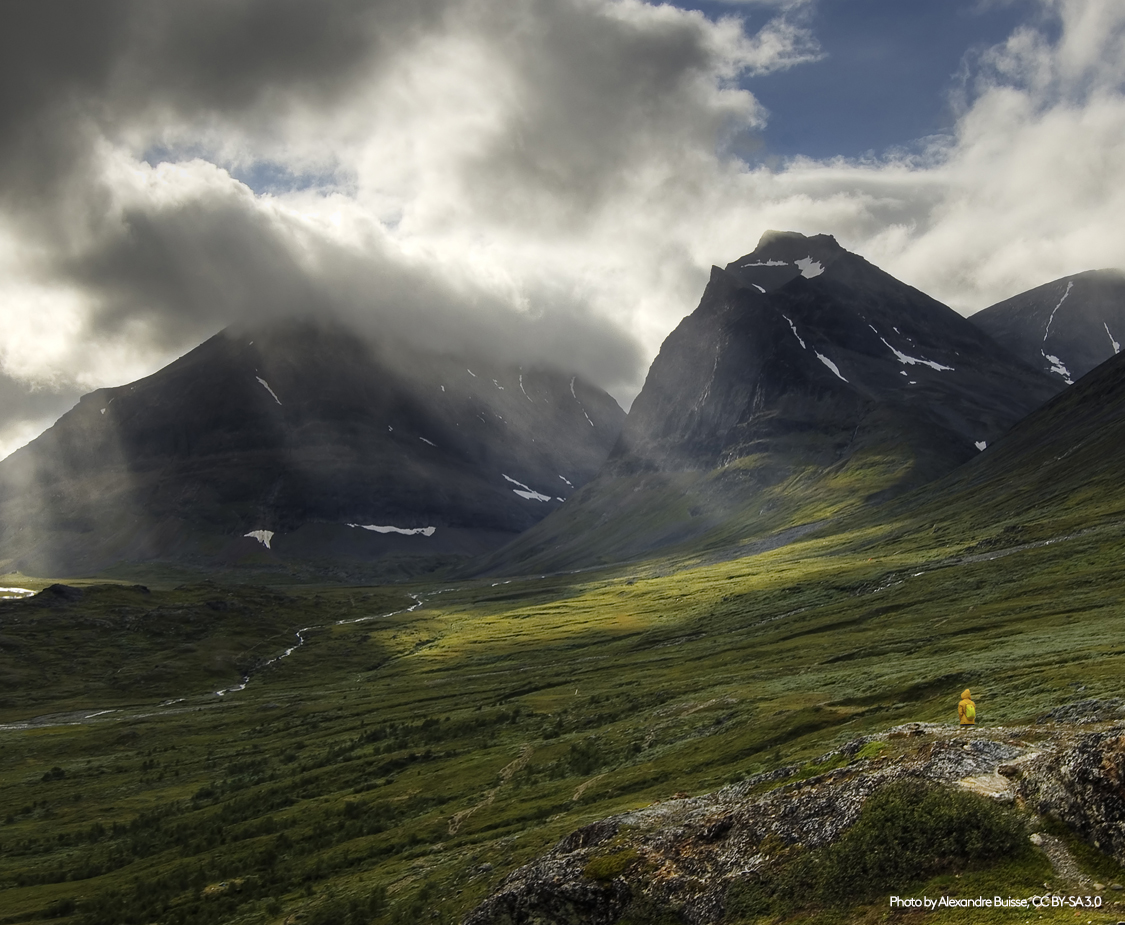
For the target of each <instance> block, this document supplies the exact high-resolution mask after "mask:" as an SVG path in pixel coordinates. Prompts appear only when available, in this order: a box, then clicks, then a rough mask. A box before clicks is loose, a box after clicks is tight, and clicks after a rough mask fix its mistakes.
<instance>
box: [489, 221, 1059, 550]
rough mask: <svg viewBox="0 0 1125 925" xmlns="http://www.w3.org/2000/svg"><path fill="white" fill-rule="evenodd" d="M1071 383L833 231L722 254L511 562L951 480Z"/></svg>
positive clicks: (733, 529) (799, 512)
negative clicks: (605, 439)
mask: <svg viewBox="0 0 1125 925" xmlns="http://www.w3.org/2000/svg"><path fill="white" fill-rule="evenodd" d="M1060 386H1061V383H1059V382H1058V381H1057V380H1054V379H1052V378H1051V377H1050V376H1048V375H1047V374H1046V373H1043V372H1040V371H1038V370H1036V369H1034V368H1033V367H1031V366H1029V365H1028V364H1027V363H1025V362H1024V361H1022V360H1020V359H1019V358H1017V357H1016V356H1014V355H1013V354H1011V353H1009V352H1008V351H1007V350H1005V349H1004V348H1003V347H1001V346H1000V345H998V344H997V343H996V342H995V341H994V340H992V339H991V338H990V337H989V336H988V335H987V334H984V333H983V332H982V331H981V330H980V329H979V328H978V327H977V326H976V325H974V324H972V323H971V322H969V321H967V320H966V319H964V318H963V317H961V316H960V315H958V314H957V313H956V312H955V311H953V310H952V309H950V308H948V307H947V306H945V305H943V304H941V303H940V302H937V301H936V300H934V299H932V298H930V297H929V296H927V295H925V294H924V293H922V292H919V291H918V290H916V289H913V288H912V287H910V286H907V285H906V284H904V283H902V282H899V281H898V280H896V279H895V278H894V277H892V276H890V275H889V274H887V273H885V272H883V271H882V270H880V269H879V268H878V267H875V266H873V265H871V264H870V263H868V262H867V261H866V260H864V259H863V258H862V257H860V256H858V255H856V254H852V253H850V252H848V251H847V250H845V249H844V248H842V247H841V246H840V245H839V244H837V242H836V241H835V239H833V238H832V237H830V236H827V235H817V236H814V237H805V236H804V235H800V234H795V233H782V232H768V233H767V234H766V235H764V236H763V238H762V240H761V241H760V242H759V244H758V247H757V248H756V249H755V250H754V251H753V252H752V253H751V254H749V255H747V256H745V257H743V258H741V259H740V260H737V261H735V262H733V263H731V264H729V265H728V266H726V267H725V268H723V269H720V268H718V267H714V268H713V269H712V273H711V279H710V282H709V283H708V285H707V288H706V291H705V292H704V294H703V298H702V300H701V302H700V304H699V307H698V308H697V309H696V310H695V311H694V312H693V313H692V314H691V315H689V316H688V317H686V318H685V319H684V320H683V321H682V322H681V323H680V324H679V326H678V327H677V328H676V329H675V330H674V331H673V332H672V333H671V334H670V335H669V336H668V338H667V339H666V340H665V341H664V344H663V345H662V347H661V349H660V353H659V355H658V356H657V357H656V360H655V361H654V362H653V364H652V367H651V369H650V370H649V374H648V378H647V379H646V381H645V385H644V388H643V389H642V391H641V393H640V394H639V395H638V396H637V399H636V401H635V402H634V403H633V406H632V408H631V410H630V412H629V415H628V418H627V419H626V422H625V425H624V427H623V429H622V432H621V437H620V439H619V440H618V442H617V445H616V446H615V447H614V449H613V452H612V453H611V454H610V457H609V459H608V460H607V462H606V465H605V467H604V469H603V470H602V472H601V473H600V474H599V476H598V478H597V479H596V480H594V481H593V482H592V483H591V484H589V485H588V486H586V487H585V488H584V489H583V490H582V491H580V492H579V493H578V494H577V495H576V496H575V498H574V499H573V501H572V502H571V503H569V504H567V505H566V506H565V507H564V508H563V509H562V510H560V511H559V512H558V513H557V514H555V515H553V516H552V517H550V518H548V519H547V520H545V521H544V522H542V523H540V524H538V525H537V526H536V527H535V528H534V529H533V530H532V531H531V532H530V533H529V534H528V535H527V536H526V537H523V538H521V542H520V546H519V549H517V550H511V557H510V558H508V559H507V560H506V561H505V562H503V563H501V559H500V558H499V557H497V558H495V559H494V560H492V561H493V562H494V563H496V564H497V566H498V567H501V568H503V567H511V566H512V565H513V564H516V563H518V567H529V568H534V569H536V570H540V569H545V568H550V567H560V566H569V565H578V564H585V563H589V562H590V561H591V560H593V561H598V560H599V559H600V560H601V561H609V560H610V559H616V558H623V557H628V556H632V555H640V554H644V553H646V552H648V551H651V550H653V549H657V548H660V547H663V546H668V545H674V544H677V543H683V542H686V541H688V540H692V541H693V542H696V541H697V540H698V538H699V537H701V536H703V535H706V534H710V535H711V538H712V539H713V540H714V542H715V543H720V542H721V543H731V542H737V541H739V540H741V539H745V538H746V537H748V536H753V535H755V534H757V535H762V534H763V533H766V532H769V531H770V530H777V529H783V528H786V527H791V526H793V525H794V524H799V523H801V522H802V521H813V520H816V519H818V518H822V517H825V516H831V515H832V514H834V513H835V512H837V511H839V510H841V509H843V508H846V507H848V506H851V505H854V504H856V503H860V502H862V501H864V500H879V499H883V498H886V497H889V496H891V495H893V494H896V493H899V492H902V491H904V490H906V489H908V488H911V487H915V486H917V485H920V484H922V483H924V482H927V481H930V480H932V479H934V478H937V477H939V476H941V475H944V474H945V473H947V472H949V471H950V470H952V469H953V468H955V467H957V466H959V465H961V464H962V463H964V462H966V461H967V460H969V459H971V458H972V457H974V456H976V455H977V454H978V453H979V452H980V451H981V450H982V449H984V448H985V447H986V446H987V445H988V444H990V443H992V442H993V441H994V440H996V439H997V438H998V437H999V436H1000V435H1001V434H1003V433H1004V432H1005V431H1006V430H1008V429H1009V428H1010V427H1011V426H1012V425H1013V424H1015V423H1016V422H1017V421H1018V420H1020V419H1021V418H1023V417H1024V416H1025V415H1027V414H1028V413H1029V412H1030V411H1032V410H1034V409H1035V408H1036V407H1038V406H1039V405H1041V404H1042V403H1043V402H1045V401H1046V400H1048V399H1049V398H1051V397H1052V396H1053V395H1054V394H1055V393H1056V392H1057V391H1058V390H1059V388H1060Z"/></svg>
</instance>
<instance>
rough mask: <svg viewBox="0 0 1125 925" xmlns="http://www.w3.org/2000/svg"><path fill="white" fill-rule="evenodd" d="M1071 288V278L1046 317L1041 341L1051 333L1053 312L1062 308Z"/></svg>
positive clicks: (1072, 283) (1072, 281) (1044, 340)
mask: <svg viewBox="0 0 1125 925" xmlns="http://www.w3.org/2000/svg"><path fill="white" fill-rule="evenodd" d="M1073 288H1074V280H1071V281H1070V282H1069V283H1067V284H1066V292H1064V293H1063V294H1062V298H1061V299H1059V304H1058V305H1056V306H1055V308H1054V311H1052V312H1051V317H1050V318H1048V319H1047V327H1046V328H1044V329H1043V343H1046V342H1047V335H1048V334H1050V333H1051V323H1052V322H1053V321H1054V320H1055V312H1057V311H1058V310H1059V309H1060V308H1062V304H1063V302H1065V301H1066V297H1067V296H1068V295H1070V290H1071V289H1073ZM1052 372H1054V370H1052Z"/></svg>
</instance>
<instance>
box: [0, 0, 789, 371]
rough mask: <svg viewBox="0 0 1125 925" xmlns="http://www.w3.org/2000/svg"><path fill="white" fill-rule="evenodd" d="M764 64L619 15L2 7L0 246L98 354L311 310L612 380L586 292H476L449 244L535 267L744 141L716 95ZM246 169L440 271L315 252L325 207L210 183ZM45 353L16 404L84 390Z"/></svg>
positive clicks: (727, 96) (339, 5)
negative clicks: (619, 198)
mask: <svg viewBox="0 0 1125 925" xmlns="http://www.w3.org/2000/svg"><path fill="white" fill-rule="evenodd" d="M783 44H784V43H783ZM786 54H791V55H794V60H796V57H799V55H796V54H795V53H793V49H791V48H788V47H787V48H783V49H782V50H781V53H780V55H779V54H778V51H777V49H776V48H774V47H768V48H766V47H758V46H754V45H753V44H752V43H751V42H749V40H747V38H746V37H745V36H744V35H742V33H741V30H740V28H739V27H738V26H737V25H734V24H726V25H725V26H723V27H717V26H716V25H715V24H713V23H708V22H707V21H706V20H704V19H703V18H702V17H700V16H689V15H687V14H684V13H683V12H682V11H678V10H675V9H673V8H671V7H665V8H654V7H650V6H646V5H645V4H642V3H638V2H633V0H625V2H623V3H617V4H613V3H603V2H594V0H562V2H546V0H520V2H514V3H511V4H496V3H490V2H487V0H421V2H415V3H410V4H403V3H401V2H398V0H382V2H372V0H324V2H317V3H310V2H308V0H197V2H192V3H190V4H185V3H180V2H164V0H63V2H51V3H40V2H24V0H16V2H10V3H7V4H4V5H3V6H2V7H0V87H2V88H3V89H2V90H0V203H2V205H3V214H2V215H0V225H2V227H0V232H7V240H8V243H9V245H10V247H9V249H10V254H9V255H8V256H9V260H8V263H9V264H10V265H13V266H18V268H19V269H20V270H21V271H22V273H23V276H24V279H23V280H22V282H23V283H26V286H25V287H24V289H25V290H26V289H27V288H28V287H32V288H34V287H39V288H40V289H41V290H43V292H44V293H46V295H44V296H43V300H45V301H46V302H47V303H50V302H51V300H52V293H54V292H62V293H63V294H64V295H65V296H66V299H67V300H68V302H67V305H68V308H67V309H66V311H63V312H62V316H61V317H64V319H65V320H66V321H67V322H68V323H66V324H60V325H59V326H58V327H59V328H60V329H65V330H68V331H69V332H70V336H71V337H72V338H77V337H81V338H84V339H86V341H88V342H89V343H91V344H97V343H100V342H104V341H107V340H108V341H114V340H115V339H116V341H117V342H118V350H119V352H120V351H121V350H125V352H130V351H131V352H132V353H133V354H135V355H141V354H144V353H145V352H146V351H147V352H148V353H149V354H151V355H153V356H156V355H161V356H164V355H167V354H168V352H169V351H171V352H175V351H176V350H177V349H181V350H182V349H187V348H189V347H190V346H192V344H193V342H194V341H197V340H198V339H200V338H201V337H204V336H206V335H208V334H210V333H211V332H212V331H214V330H215V329H216V328H218V327H221V326H223V325H224V324H226V323H229V322H232V321H236V320H240V321H253V320H262V319H267V318H270V317H275V316H279V315H287V314H292V313H296V312H302V311H304V312H314V313H315V312H322V311H331V312H334V313H336V314H338V315H343V316H345V317H349V318H351V319H354V320H355V321H356V322H357V323H360V324H364V325H366V327H367V328H368V329H369V330H374V331H378V332H379V333H380V335H388V334H395V335H398V336H403V337H408V338H411V339H413V340H415V341H418V342H422V343H426V344H430V345H433V346H435V347H436V348H438V349H455V348H456V347H457V346H458V345H459V344H461V343H466V344H468V343H472V344H474V345H476V346H478V347H479V346H482V345H485V346H490V348H491V350H492V351H493V352H495V353H497V354H500V355H502V356H503V357H504V358H505V359H515V360H517V361H518V360H520V359H526V360H528V361H538V362H543V361H551V360H552V359H555V360H557V359H558V358H559V357H563V358H564V359H563V360H562V361H561V362H563V363H565V364H567V365H569V366H571V367H574V368H576V369H577V370H578V371H580V372H582V373H583V374H585V375H587V376H589V377H590V378H593V379H596V380H598V381H601V382H602V383H604V384H606V385H613V384H618V385H620V384H622V383H631V382H636V381H637V380H638V378H639V376H640V373H641V371H642V365H641V364H642V352H641V350H640V349H639V348H638V345H637V341H636V338H635V336H634V335H633V334H632V333H630V332H628V331H627V330H626V327H627V325H626V324H623V323H622V320H621V319H620V318H619V319H617V320H611V319H610V318H609V317H607V316H606V315H605V313H604V312H599V310H598V309H597V308H596V307H595V306H593V305H592V304H590V302H589V301H588V300H587V299H585V298H584V297H583V295H582V289H583V287H585V286H587V283H586V282H585V281H584V280H583V279H581V277H582V276H583V275H584V274H586V273H588V272H589V271H588V270H584V269H582V268H577V270H576V273H577V277H578V282H577V283H576V282H575V280H570V281H568V280H566V279H565V278H563V277H565V275H566V272H567V268H565V267H563V268H560V267H559V266H555V267H553V268H548V269H547V270H545V271H544V272H543V273H542V274H537V273H530V274H529V273H526V272H522V270H517V271H516V272H514V273H510V272H508V271H507V270H505V269H503V268H502V267H501V268H500V269H499V271H497V268H496V267H492V268H489V267H485V268H484V269H481V265H480V264H481V261H480V254H479V253H474V254H470V253H469V251H470V250H471V249H472V245H471V244H467V243H466V241H467V239H468V238H471V237H472V236H473V235H475V234H478V233H479V232H481V231H483V232H485V233H487V231H488V229H489V227H490V226H491V227H492V228H493V229H495V228H501V230H502V234H503V233H507V234H510V233H511V232H512V231H513V230H514V231H515V235H516V237H517V238H518V237H520V236H523V237H526V239H527V240H537V239H538V240H539V242H540V246H542V245H543V244H544V243H545V244H546V246H547V249H550V247H551V242H550V241H546V242H544V241H542V238H543V236H544V229H548V230H549V229H552V228H554V227H555V226H556V225H557V224H558V223H559V222H560V221H562V222H563V224H566V223H567V221H569V220H571V219H574V218H576V217H577V218H579V219H581V218H582V217H583V216H585V215H593V216H596V215H597V213H598V212H599V210H600V209H605V208H606V207H607V206H611V205H612V200H613V195H614V188H615V187H616V186H618V185H620V184H621V183H622V181H623V179H627V178H628V176H629V173H630V171H631V170H633V169H634V168H635V166H636V164H637V163H638V162H639V161H644V160H645V159H646V158H647V159H648V160H649V161H650V162H651V161H653V159H654V152H655V159H656V160H657V161H659V160H661V158H663V157H664V154H665V153H671V154H672V155H673V156H672V157H671V158H670V159H669V158H664V159H665V160H669V162H671V161H674V160H675V157H676V156H678V154H679V153H680V152H683V151H687V152H689V153H690V152H691V151H692V150H693V149H695V148H697V147H698V144H699V140H700V139H701V138H702V139H703V142H704V145H705V147H706V146H712V147H713V144H714V142H715V140H716V138H717V137H718V136H719V135H720V134H721V133H722V132H723V131H724V130H725V128H726V126H727V125H728V124H729V123H732V122H738V121H740V120H741V121H742V122H746V121H747V120H750V121H753V119H754V118H755V117H756V115H755V110H754V102H753V98H752V97H750V96H749V94H746V93H745V92H741V91H737V90H734V89H731V88H727V89H723V88H722V86H720V85H722V84H724V83H729V81H730V80H731V79H732V78H733V77H734V76H736V75H737V74H738V73H739V72H740V70H743V69H746V68H751V69H753V68H754V67H757V66H759V65H760V66H762V67H765V68H768V67H770V66H773V64H775V63H776V62H777V61H778V60H781V59H784V58H785V55H786ZM494 91H495V92H494ZM456 95H460V96H461V97H463V98H464V101H465V102H464V105H460V106H459V105H456V104H455V103H451V102H450V100H451V98H452V97H454V96H456ZM388 101H389V102H388ZM396 106H397V107H398V108H397V109H395V108H394V107H396ZM387 107H390V108H387ZM466 113H468V116H469V121H468V124H466V123H465V122H464V119H465V115H466ZM474 119H475V120H476V121H475V122H474V121H473V120H474ZM385 139H390V141H389V142H387V141H385ZM381 145H382V146H383V147H382V148H381V147H380V146H381ZM388 145H390V147H387V146H388ZM372 152H373V153H372ZM161 160H170V161H175V162H179V165H178V169H177V170H175V171H170V170H168V169H167V165H165V166H162V167H157V166H156V165H157V164H158V163H159V162H160V161H161ZM146 162H147V163H146ZM262 165H266V166H265V167H263V166H262ZM373 165H374V166H373ZM664 169H667V165H665V167H664ZM271 170H272V171H273V172H274V173H276V174H278V175H281V176H283V177H284V176H298V175H301V176H313V177H319V178H320V180H321V181H322V183H324V184H326V187H325V188H324V189H323V190H322V192H324V193H330V192H331V190H332V189H333V188H334V189H336V190H341V189H342V190H344V191H345V192H347V193H348V196H349V197H350V199H349V201H348V202H342V203H341V208H342V209H343V210H344V211H345V212H352V213H354V212H355V211H356V210H359V211H363V210H364V209H367V210H368V211H370V209H371V208H376V211H378V207H377V205H376V206H371V205H370V199H371V197H372V196H374V197H376V198H378V197H379V196H383V197H384V198H386V199H387V200H388V201H389V202H390V206H389V208H390V211H391V212H392V213H393V214H392V223H393V225H395V224H397V223H398V222H400V221H401V222H402V227H403V228H407V227H409V229H410V230H411V233H412V234H413V238H412V239H411V241H413V242H419V241H420V242H422V246H421V249H422V250H423V251H426V250H427V249H428V250H429V251H430V252H431V253H434V252H436V251H438V250H442V251H443V252H444V258H443V259H442V260H438V261H434V260H429V261H427V260H426V259H424V258H422V257H420V256H419V254H418V253H417V251H418V247H417V246H415V247H413V251H412V252H411V253H408V251H411V247H410V246H407V245H409V244H410V243H411V242H410V241H407V242H406V244H404V243H403V242H404V241H405V240H406V238H407V235H406V234H405V233H403V234H401V235H400V236H399V238H397V239H396V238H395V237H394V236H393V235H388V234H385V233H380V232H379V231H375V230H372V229H370V228H368V229H364V228H362V227H360V226H362V225H363V224H364V223H363V221H361V220H356V216H355V215H354V214H350V215H349V221H350V222H351V224H352V225H353V226H355V228H357V229H358V230H355V233H354V234H353V235H352V236H351V237H350V238H348V237H347V236H346V235H344V236H341V235H339V234H333V233H332V231H331V229H327V230H325V228H324V227H323V223H322V226H321V228H320V232H323V233H320V232H318V231H317V229H316V228H315V227H314V225H315V224H316V222H315V221H313V222H311V223H310V222H308V221H304V220H303V219H302V217H301V215H300V213H301V211H302V210H303V209H305V208H306V207H308V208H311V209H312V211H314V212H315V211H317V210H319V211H320V212H321V213H323V212H324V210H325V209H326V208H327V209H329V210H330V209H331V208H333V206H332V205H331V202H330V201H329V199H327V198H325V197H324V196H322V197H321V201H320V202H319V203H316V204H312V205H309V204H308V203H307V202H306V203H305V204H296V205H293V204H292V203H289V204H288V205H286V206H283V205H279V204H278V202H276V201H273V200H269V199H261V198H259V197H256V196H254V195H253V194H252V193H251V191H250V190H248V189H247V188H246V187H244V186H241V185H240V184H238V183H236V182H235V181H233V180H232V179H231V174H243V175H255V174H257V175H263V174H266V173H269V171H271ZM228 171H229V172H228ZM387 190H390V193H387ZM282 193H283V198H284V190H283V191H282ZM325 203H328V205H325ZM395 216H397V217H395ZM306 217H307V216H306ZM320 218H323V214H321V215H320ZM578 224H579V225H580V224H581V222H580V221H579V222H578ZM393 225H392V227H393ZM521 226H522V227H521ZM447 229H454V230H456V231H457V234H460V235H461V238H460V239H459V240H451V239H449V238H448V237H446V231H447ZM548 237H549V235H548ZM427 241H428V242H429V243H426V242H427ZM564 243H565V244H566V245H567V246H573V243H574V242H573V241H568V242H564ZM404 247H405V250H404ZM459 248H461V249H462V250H464V260H461V259H460V254H461V251H459V250H458V249H459ZM2 257H3V254H0V259H2ZM532 259H533V260H534V259H535V258H534V257H533V258H532ZM461 264H463V266H462V265H461ZM21 294H22V291H21ZM79 305H80V307H75V306H79ZM60 311H62V310H60ZM67 312H69V314H67ZM75 332H77V333H75ZM123 341H128V342H129V343H128V345H126V347H123V346H122V344H121V342H123ZM49 352H50V353H51V355H52V356H54V357H56V359H57V362H56V363H55V366H54V367H52V368H51V369H47V370H44V371H43V372H42V375H40V376H39V381H42V382H47V381H49V382H51V383H53V384H54V385H55V386H58V383H59V382H60V381H65V380H66V379H67V375H66V373H65V371H64V369H66V368H68V369H69V370H70V372H71V374H72V375H71V381H84V382H89V381H90V380H91V379H98V378H99V376H101V375H104V371H103V372H101V373H99V372H96V371H95V372H91V371H89V370H87V373H86V374H85V375H84V374H83V373H82V370H81V369H78V367H80V366H82V362H83V361H82V359H81V357H80V356H79V354H80V351H79V349H78V347H77V346H76V345H71V347H70V348H69V349H57V350H54V351H49ZM67 363H69V364H70V365H69V367H67ZM32 365H33V364H29V363H27V362H23V363H22V364H19V368H20V369H21V370H22V374H23V375H24V376H25V377H27V378H29V379H30V380H32V381H34V380H35V379H36V374H35V372H34V370H33V369H32ZM29 370H30V372H29Z"/></svg>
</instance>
